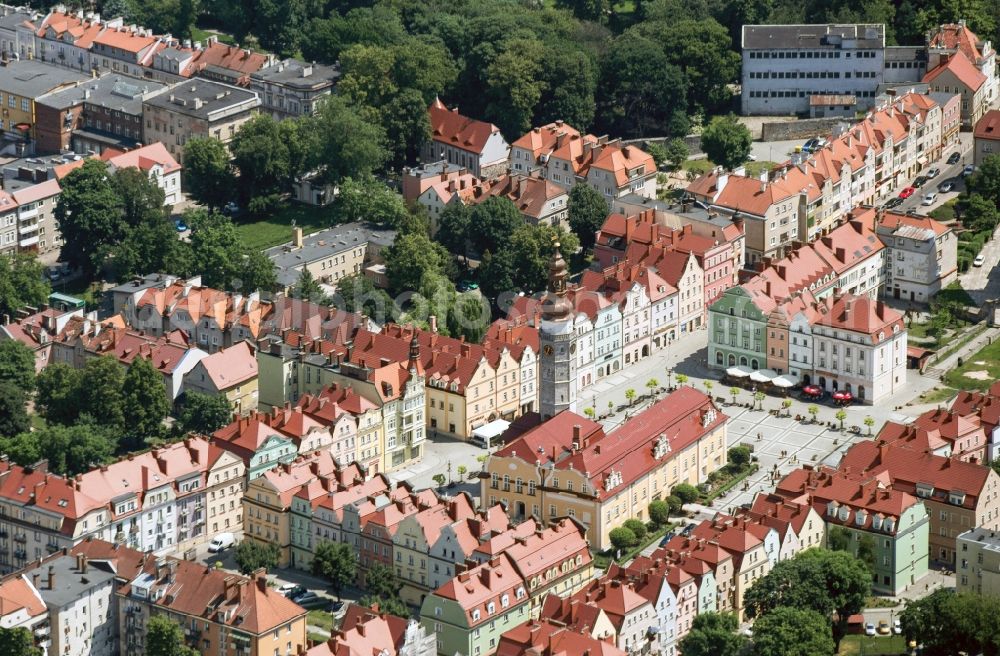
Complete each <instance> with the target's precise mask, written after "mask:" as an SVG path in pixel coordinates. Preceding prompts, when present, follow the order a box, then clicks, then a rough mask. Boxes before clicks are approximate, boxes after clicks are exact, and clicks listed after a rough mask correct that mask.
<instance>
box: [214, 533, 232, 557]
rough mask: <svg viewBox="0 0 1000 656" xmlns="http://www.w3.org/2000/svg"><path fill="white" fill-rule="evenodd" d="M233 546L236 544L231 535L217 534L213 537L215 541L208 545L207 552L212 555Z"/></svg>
mask: <svg viewBox="0 0 1000 656" xmlns="http://www.w3.org/2000/svg"><path fill="white" fill-rule="evenodd" d="M234 544H236V538H234V537H233V534H232V533H219V534H218V535H216V536H215V539H214V540H212V542H210V543H209V545H208V550H209V551H210V552H212V553H216V552H219V551H225V550H226V549H228V548H229V547H231V546H233V545H234Z"/></svg>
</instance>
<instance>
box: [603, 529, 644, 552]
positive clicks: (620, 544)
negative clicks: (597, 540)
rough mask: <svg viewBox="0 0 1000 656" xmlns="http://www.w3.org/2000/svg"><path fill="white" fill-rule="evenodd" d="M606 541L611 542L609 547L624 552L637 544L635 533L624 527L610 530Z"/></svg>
mask: <svg viewBox="0 0 1000 656" xmlns="http://www.w3.org/2000/svg"><path fill="white" fill-rule="evenodd" d="M608 539H609V540H611V545H612V546H613V547H614V548H615V549H617V550H619V551H625V550H626V549H628V548H630V547H633V546H635V545H636V544H638V543H639V540H638V538H636V537H635V533H633V532H632V531H631V529H628V528H626V527H624V526H619V527H618V528H613V529H611V532H610V533H608Z"/></svg>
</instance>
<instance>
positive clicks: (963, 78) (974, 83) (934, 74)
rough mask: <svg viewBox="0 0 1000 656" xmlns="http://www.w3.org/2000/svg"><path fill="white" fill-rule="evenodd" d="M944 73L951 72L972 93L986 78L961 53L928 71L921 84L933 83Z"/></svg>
mask: <svg viewBox="0 0 1000 656" xmlns="http://www.w3.org/2000/svg"><path fill="white" fill-rule="evenodd" d="M945 71H949V72H951V74H952V75H954V76H955V78H956V79H958V81H959V82H961V83H962V84H963V85H965V86H966V87H968V88H969V89H972V90H973V91H977V90H978V89H979V87H981V86H983V83H984V82H986V76H985V75H983V74H982V72H981V71H980V70H979V69H978V68H976V66H975V64H973V63H972V62H971V61H969V58H968V57H966V56H965V53H962V52H956V53H955V54H954V55H952V56H951V57H949V58H948V61H946V62H944V63H943V64H941V65H939V66H938V67H937V68H935V69H934V70H932V71H928V72H927V74H926V75H924V79H923V80H921V82H924V83H929V82H933V81H934V80H936V79H937V78H938V77H939V76H940V75H941V74H942V73H944V72H945Z"/></svg>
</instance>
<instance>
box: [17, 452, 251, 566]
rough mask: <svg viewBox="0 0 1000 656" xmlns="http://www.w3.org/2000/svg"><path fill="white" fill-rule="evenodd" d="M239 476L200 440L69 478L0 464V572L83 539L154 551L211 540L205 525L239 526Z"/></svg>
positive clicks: (238, 467)
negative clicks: (99, 540)
mask: <svg viewBox="0 0 1000 656" xmlns="http://www.w3.org/2000/svg"><path fill="white" fill-rule="evenodd" d="M243 471H244V470H243V466H242V463H241V462H238V461H237V460H236V459H233V458H230V457H228V455H226V454H224V453H222V452H221V451H219V450H216V449H213V448H212V447H211V445H210V444H209V442H208V440H205V439H200V438H190V439H187V440H184V441H182V442H177V443H174V444H171V445H167V446H164V447H158V448H156V449H153V450H152V451H149V452H147V453H144V454H140V455H138V456H136V455H130V456H128V457H127V458H126V459H124V460H122V461H120V462H118V463H114V464H111V465H106V466H102V467H99V468H96V469H93V470H91V471H89V472H87V473H85V474H78V475H77V476H75V477H73V478H71V479H66V478H63V477H60V476H55V475H53V474H51V473H49V472H47V471H46V470H45V467H44V465H43V466H41V467H35V468H31V467H27V468H26V467H20V466H18V465H14V464H12V463H10V462H9V461H7V460H3V461H2V464H0V508H2V509H3V512H0V568H2V569H3V571H5V572H9V571H13V570H16V569H21V568H23V567H24V566H25V565H26V564H27V563H28V562H29V561H31V560H37V559H39V558H41V557H43V556H44V555H46V554H51V553H54V552H55V551H58V550H59V549H62V548H64V547H73V546H74V545H77V544H79V543H80V542H82V541H84V540H86V539H88V538H94V539H101V540H107V541H110V542H114V543H117V544H121V545H127V546H130V547H133V548H136V549H140V550H142V551H150V552H157V553H169V552H173V551H177V550H179V549H183V548H191V547H193V546H197V545H198V544H203V543H205V542H208V541H209V540H211V538H212V537H214V535H215V533H214V532H210V529H209V527H210V526H211V525H213V524H218V525H225V524H226V522H227V521H228V522H229V523H230V525H236V524H237V523H238V522H239V521H240V517H241V515H240V510H239V509H238V504H237V503H236V500H237V499H238V498H239V497H240V496H241V495H242V490H243V481H242V477H243ZM227 477H228V478H227ZM32 495H35V496H32ZM42 495H44V496H42ZM182 518H183V519H182Z"/></svg>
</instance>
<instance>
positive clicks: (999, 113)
mask: <svg viewBox="0 0 1000 656" xmlns="http://www.w3.org/2000/svg"><path fill="white" fill-rule="evenodd" d="M975 137H976V139H992V140H1000V109H991V110H989V111H988V112H986V113H985V114H983V116H982V118H980V119H979V120H978V121H976V130H975Z"/></svg>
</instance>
